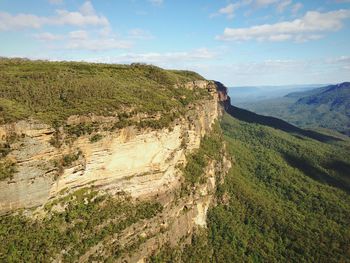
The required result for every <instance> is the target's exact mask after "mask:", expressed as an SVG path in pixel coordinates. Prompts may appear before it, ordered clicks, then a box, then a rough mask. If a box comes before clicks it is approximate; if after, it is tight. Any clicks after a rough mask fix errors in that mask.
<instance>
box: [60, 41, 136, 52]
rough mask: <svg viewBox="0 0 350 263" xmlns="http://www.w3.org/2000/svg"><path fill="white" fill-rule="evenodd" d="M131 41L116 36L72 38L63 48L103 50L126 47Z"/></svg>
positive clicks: (130, 44)
mask: <svg viewBox="0 0 350 263" xmlns="http://www.w3.org/2000/svg"><path fill="white" fill-rule="evenodd" d="M131 46H132V43H131V42H129V41H126V40H122V39H117V38H105V39H100V38H91V39H72V40H71V41H68V43H67V44H66V45H65V46H64V48H65V49H74V50H89V51H103V50H112V49H128V48H131Z"/></svg>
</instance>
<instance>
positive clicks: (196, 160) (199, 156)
mask: <svg viewBox="0 0 350 263" xmlns="http://www.w3.org/2000/svg"><path fill="white" fill-rule="evenodd" d="M221 136H222V134H221V133H220V129H219V128H218V124H215V125H213V131H212V132H211V133H210V134H208V135H206V136H204V138H202V140H201V145H200V148H199V149H198V150H196V151H195V152H193V153H192V154H190V155H189V156H187V164H186V166H185V167H184V169H183V174H184V177H185V181H186V183H189V184H190V185H192V186H193V185H194V184H196V183H198V182H199V183H203V181H202V180H203V179H204V178H203V173H204V169H205V168H206V166H207V164H208V160H209V159H216V160H218V159H219V158H220V154H221V148H222V139H221ZM184 187H185V186H184Z"/></svg>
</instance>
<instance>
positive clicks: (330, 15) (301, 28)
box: [216, 10, 350, 42]
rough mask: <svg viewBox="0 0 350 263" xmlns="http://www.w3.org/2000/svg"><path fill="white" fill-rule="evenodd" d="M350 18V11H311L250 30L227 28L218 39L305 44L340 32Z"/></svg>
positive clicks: (253, 27) (249, 28)
mask: <svg viewBox="0 0 350 263" xmlns="http://www.w3.org/2000/svg"><path fill="white" fill-rule="evenodd" d="M349 17H350V10H338V11H331V12H327V13H320V12H317V11H309V12H307V13H306V14H305V15H304V16H303V17H302V18H299V19H295V20H293V21H285V22H279V23H276V24H264V25H258V26H252V27H248V28H225V30H224V33H223V34H222V35H219V36H217V37H216V39H218V40H224V41H247V40H258V41H285V40H289V39H293V40H295V41H297V42H303V41H307V40H312V39H318V38H320V37H321V36H322V33H325V32H330V31H338V30H340V29H341V28H342V27H343V20H345V19H347V18H349Z"/></svg>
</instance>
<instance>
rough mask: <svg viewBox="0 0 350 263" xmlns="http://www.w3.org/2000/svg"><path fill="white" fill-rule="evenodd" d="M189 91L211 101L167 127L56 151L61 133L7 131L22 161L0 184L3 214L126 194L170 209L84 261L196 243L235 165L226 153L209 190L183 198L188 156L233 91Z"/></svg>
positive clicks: (128, 130)
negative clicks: (91, 193) (95, 192)
mask: <svg viewBox="0 0 350 263" xmlns="http://www.w3.org/2000/svg"><path fill="white" fill-rule="evenodd" d="M185 87H186V88H188V89H191V90H195V89H206V90H207V91H208V93H209V96H208V99H204V100H201V101H198V102H197V103H196V104H194V105H191V106H190V107H189V109H188V111H187V113H186V114H185V115H184V116H182V117H180V118H179V119H176V120H175V121H174V122H173V123H172V124H171V126H170V127H168V128H163V129H158V130H155V129H151V128H142V129H141V128H137V127H135V126H128V127H124V128H120V129H117V130H115V131H109V130H106V129H100V130H99V131H98V132H95V133H96V134H98V140H96V141H93V140H91V136H92V135H82V136H79V137H78V138H76V139H75V140H72V141H69V142H68V143H66V142H63V143H62V144H59V146H57V145H55V144H54V143H53V141H54V140H57V138H56V137H55V136H57V130H59V131H60V133H61V138H60V139H61V140H63V139H64V138H66V137H67V134H65V133H64V131H63V129H62V128H58V129H57V127H56V128H55V129H54V128H53V127H50V126H49V125H46V124H42V123H39V122H37V121H35V120H27V121H19V122H16V123H12V124H7V125H3V126H1V127H0V138H2V140H6V139H7V138H8V137H9V136H12V137H15V138H16V140H14V142H12V143H11V151H10V152H9V153H8V155H7V156H6V158H7V159H11V160H12V161H13V162H15V164H16V172H15V173H14V175H13V177H12V178H9V179H5V180H2V181H0V214H4V213H9V212H12V211H16V210H18V209H31V208H35V207H38V209H39V210H40V207H43V206H44V205H45V204H46V203H47V202H48V201H50V200H53V199H56V198H59V197H62V196H64V195H67V194H69V193H72V192H74V191H76V190H78V189H80V188H84V187H90V186H94V188H95V189H101V190H103V192H108V193H110V194H112V195H113V194H116V193H120V192H123V193H126V194H127V195H130V196H131V197H132V198H133V199H134V200H136V201H137V200H145V199H146V200H147V199H152V200H157V201H158V202H160V203H161V204H162V205H163V207H164V209H163V211H162V212H161V213H160V214H159V215H157V216H156V217H154V218H152V219H150V220H148V221H146V222H145V221H142V222H139V223H136V224H134V225H132V226H131V227H129V228H127V229H126V230H125V231H123V233H122V234H118V235H116V236H112V237H110V238H109V239H107V240H104V242H103V244H102V243H101V244H98V245H96V246H94V247H92V248H91V249H90V250H89V251H87V252H86V253H85V255H83V256H82V257H81V258H80V261H82V262H84V261H88V260H89V258H90V256H92V255H99V256H100V257H102V258H105V257H108V251H106V247H113V246H118V247H124V248H128V247H131V246H132V247H135V246H136V245H135V244H136V243H137V244H138V245H137V249H136V250H135V251H133V252H132V253H127V254H123V255H122V256H121V257H120V260H121V261H123V260H124V261H125V260H126V261H128V262H137V261H139V260H142V259H144V258H146V257H148V256H150V255H151V254H152V253H154V252H155V251H156V250H157V249H159V248H160V247H161V246H162V245H164V244H165V243H170V244H172V245H176V244H177V243H178V242H179V240H180V239H181V240H182V239H189V237H190V236H191V233H192V232H193V229H194V228H195V226H201V227H205V226H206V213H207V210H208V207H209V206H210V205H211V204H212V202H213V195H214V193H215V189H216V184H217V174H225V173H226V172H227V170H228V169H229V167H230V162H229V161H228V160H227V159H226V158H225V153H224V152H223V153H222V156H223V158H222V160H220V161H217V160H211V161H210V162H209V164H208V166H207V167H206V168H205V174H204V175H203V178H204V179H205V180H204V183H202V184H200V185H197V186H196V187H195V188H194V189H192V191H191V192H190V193H188V194H186V195H184V196H182V195H181V188H182V183H183V177H182V170H181V169H180V167H181V166H183V165H185V164H186V162H187V160H186V155H188V154H189V153H191V152H193V151H194V150H195V149H198V148H199V146H200V143H201V139H202V138H203V136H205V135H206V134H208V133H209V132H210V131H211V129H212V126H213V124H214V122H215V121H216V120H218V118H219V117H220V115H221V106H220V103H219V102H224V101H226V100H227V99H228V97H227V92H226V88H225V87H224V86H223V85H222V84H220V83H217V82H213V81H195V82H191V83H188V84H186V85H185ZM84 118H85V119H84ZM92 119H93V120H92ZM68 121H69V124H71V125H75V124H79V123H81V122H82V121H85V122H91V121H92V122H94V123H96V122H97V123H98V122H100V123H108V121H109V120H108V118H106V117H99V116H93V117H91V116H90V117H79V116H76V117H72V118H70V119H69V120H68ZM96 134H95V135H96ZM62 138H63V139H62ZM96 138H97V137H96ZM135 229H137V231H135ZM140 240H142V242H139V241H140ZM124 261H123V262H124Z"/></svg>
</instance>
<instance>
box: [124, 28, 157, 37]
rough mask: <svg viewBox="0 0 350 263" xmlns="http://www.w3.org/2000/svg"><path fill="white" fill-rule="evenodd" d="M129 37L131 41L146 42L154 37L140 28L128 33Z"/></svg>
mask: <svg viewBox="0 0 350 263" xmlns="http://www.w3.org/2000/svg"><path fill="white" fill-rule="evenodd" d="M129 37H130V38H132V39H140V40H148V39H153V38H154V36H153V35H152V34H151V33H150V32H148V31H146V30H143V29H140V28H134V29H131V30H130V31H129Z"/></svg>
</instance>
